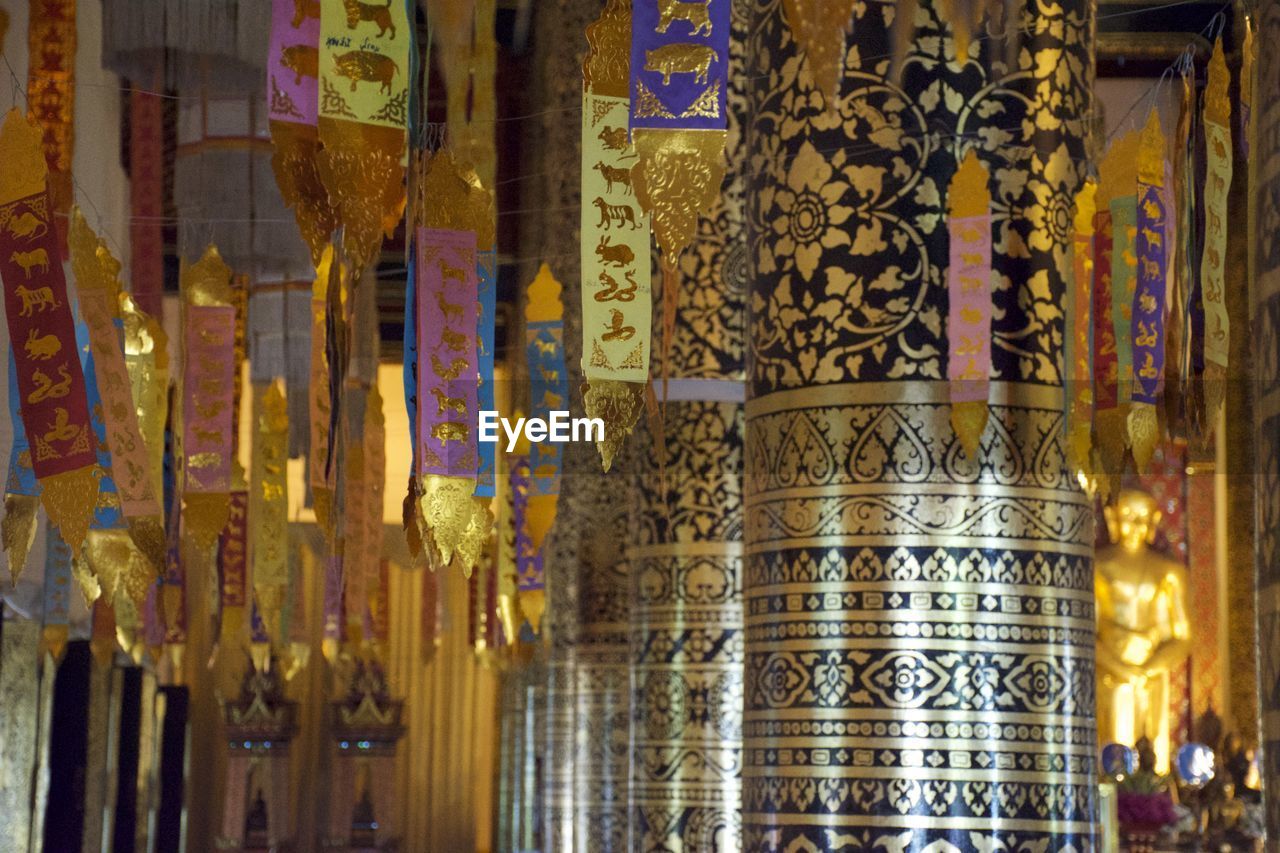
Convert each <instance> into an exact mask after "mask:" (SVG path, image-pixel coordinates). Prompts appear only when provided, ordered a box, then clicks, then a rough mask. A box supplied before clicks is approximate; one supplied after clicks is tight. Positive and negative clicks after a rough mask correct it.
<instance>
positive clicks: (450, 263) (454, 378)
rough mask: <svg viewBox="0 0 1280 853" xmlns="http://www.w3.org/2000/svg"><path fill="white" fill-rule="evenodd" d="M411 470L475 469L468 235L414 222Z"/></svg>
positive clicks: (472, 261) (456, 472)
mask: <svg viewBox="0 0 1280 853" xmlns="http://www.w3.org/2000/svg"><path fill="white" fill-rule="evenodd" d="M416 269H417V277H418V280H417V299H418V304H417V323H418V336H417V340H418V471H417V473H418V474H419V475H427V474H436V475H443V476H449V477H475V476H476V470H477V464H478V461H479V460H478V456H477V444H476V419H477V416H478V405H479V404H478V402H477V391H476V378H477V372H476V371H477V362H476V308H477V303H476V298H477V295H476V287H477V280H476V235H475V232H474V231H449V230H445V229H441V228H419V229H418V237H417V260H416Z"/></svg>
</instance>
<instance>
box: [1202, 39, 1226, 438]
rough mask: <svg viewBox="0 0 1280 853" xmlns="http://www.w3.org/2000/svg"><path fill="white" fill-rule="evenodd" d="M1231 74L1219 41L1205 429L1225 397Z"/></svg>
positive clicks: (1209, 101)
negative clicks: (1229, 91) (1206, 423)
mask: <svg viewBox="0 0 1280 853" xmlns="http://www.w3.org/2000/svg"><path fill="white" fill-rule="evenodd" d="M1230 85H1231V72H1230V71H1229V70H1228V69H1227V61H1226V58H1225V56H1224V55H1223V51H1222V37H1221V36H1219V37H1218V40H1217V42H1215V43H1214V46H1213V56H1212V57H1210V59H1209V82H1208V84H1207V85H1206V86H1205V90H1204V108H1203V109H1204V136H1205V179H1204V250H1203V253H1202V254H1201V256H1200V287H1201V298H1202V300H1203V305H1204V362H1205V373H1204V393H1205V413H1206V417H1207V420H1208V423H1209V424H1213V423H1214V422H1215V418H1216V415H1217V412H1218V410H1219V409H1220V408H1221V407H1222V402H1223V399H1224V398H1225V394H1226V388H1225V383H1226V378H1227V364H1228V361H1229V353H1230V349H1231V321H1230V319H1229V317H1228V314H1227V282H1226V255H1227V195H1228V193H1229V192H1230V190H1231V177H1232V175H1231V169H1232V163H1231V97H1230V95H1229V93H1228V88H1229V87H1230Z"/></svg>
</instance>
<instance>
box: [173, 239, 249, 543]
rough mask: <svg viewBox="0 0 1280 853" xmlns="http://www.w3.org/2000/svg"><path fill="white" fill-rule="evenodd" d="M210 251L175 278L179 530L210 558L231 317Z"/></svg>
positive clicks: (226, 410)
mask: <svg viewBox="0 0 1280 853" xmlns="http://www.w3.org/2000/svg"><path fill="white" fill-rule="evenodd" d="M234 300H235V295H234V293H233V292H232V288H231V270H230V269H229V268H228V267H227V265H226V264H225V263H223V261H222V258H221V257H220V256H219V255H218V250H217V249H216V248H214V247H213V246H210V247H209V248H208V249H206V250H205V253H204V256H203V257H201V259H200V260H199V261H197V262H196V263H194V264H192V265H190V266H188V267H186V269H184V270H183V272H182V303H183V304H182V309H183V318H182V323H183V329H182V331H183V334H182V351H183V357H184V360H183V365H182V422H181V423H182V454H183V459H182V478H181V487H180V489H181V493H182V515H183V519H182V526H183V530H184V532H185V533H186V534H187V535H188V536H190V538H191V540H192V541H193V542H194V543H195V544H196V545H197V547H199V548H201V549H202V550H205V551H208V552H211V550H212V548H213V546H214V544H215V543H216V542H217V539H218V535H219V534H220V533H221V532H222V529H223V528H224V527H225V526H226V524H227V513H228V511H229V504H228V502H229V500H230V497H229V495H230V493H231V476H232V461H233V454H234V447H233V436H234V434H235V429H234V428H235V420H234V409H235V402H234V400H235V380H236V373H235V345H236V340H235V339H236V309H235V302H234Z"/></svg>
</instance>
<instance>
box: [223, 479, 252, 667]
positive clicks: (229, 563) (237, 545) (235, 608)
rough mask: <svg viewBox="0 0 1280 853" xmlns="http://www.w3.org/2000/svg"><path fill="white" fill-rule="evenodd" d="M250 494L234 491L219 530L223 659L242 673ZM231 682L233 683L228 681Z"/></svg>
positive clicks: (246, 598)
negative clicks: (224, 522) (224, 520)
mask: <svg viewBox="0 0 1280 853" xmlns="http://www.w3.org/2000/svg"><path fill="white" fill-rule="evenodd" d="M249 500H250V498H249V494H248V492H243V491H239V490H237V491H234V492H231V494H230V497H229V499H228V501H227V507H228V509H227V526H226V527H224V528H223V529H222V532H221V533H219V534H218V579H219V584H220V586H219V589H220V591H221V596H220V598H221V601H220V603H221V620H220V622H221V625H220V629H219V631H218V647H219V655H218V657H219V659H220V662H224V663H225V664H227V665H226V666H223V667H221V668H222V669H223V671H224V672H226V671H232V672H234V673H235V674H239V672H240V670H241V667H240V663H241V651H240V649H241V647H242V646H243V645H244V629H245V622H246V621H247V620H246V613H245V606H246V605H247V604H248V601H249V577H248V574H249V561H248V556H249V555H248V547H249V539H248V537H249ZM228 686H230V685H228Z"/></svg>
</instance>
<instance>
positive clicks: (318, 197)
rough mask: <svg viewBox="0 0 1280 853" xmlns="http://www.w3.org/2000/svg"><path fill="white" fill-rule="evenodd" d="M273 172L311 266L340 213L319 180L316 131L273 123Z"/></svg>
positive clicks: (317, 136) (303, 126) (283, 122)
mask: <svg viewBox="0 0 1280 853" xmlns="http://www.w3.org/2000/svg"><path fill="white" fill-rule="evenodd" d="M271 142H272V144H273V146H274V151H273V153H272V155H271V168H272V169H273V170H274V172H275V175H276V184H277V185H279V187H280V195H281V197H282V198H283V199H284V203H285V205H287V206H288V207H291V208H293V215H294V217H295V219H297V222H298V230H299V231H300V232H301V234H302V239H303V240H304V241H305V242H306V244H307V246H308V247H310V249H311V263H312V264H313V265H315V266H319V264H320V256H321V255H322V254H323V253H324V247H325V246H327V245H328V243H329V240H330V239H331V238H332V236H333V232H334V230H335V229H337V227H338V212H337V210H335V209H334V206H333V204H332V203H330V201H329V192H328V191H327V190H326V189H325V187H324V182H323V181H322V180H321V178H320V170H319V165H318V159H319V153H320V137H319V134H318V132H317V131H316V128H315V127H312V126H310V125H304V124H298V123H296V122H291V121H273V122H271Z"/></svg>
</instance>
